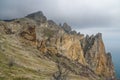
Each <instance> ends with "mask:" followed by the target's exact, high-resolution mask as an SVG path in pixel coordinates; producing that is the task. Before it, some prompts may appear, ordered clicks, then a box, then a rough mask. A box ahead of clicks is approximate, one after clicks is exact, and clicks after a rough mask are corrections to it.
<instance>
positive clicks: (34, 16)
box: [26, 11, 47, 23]
mask: <svg viewBox="0 0 120 80" xmlns="http://www.w3.org/2000/svg"><path fill="white" fill-rule="evenodd" d="M26 18H30V19H33V20H35V21H36V22H37V23H44V22H46V21H47V18H46V17H45V16H44V14H43V12H42V11H37V12H35V13H31V14H28V15H27V16H26Z"/></svg>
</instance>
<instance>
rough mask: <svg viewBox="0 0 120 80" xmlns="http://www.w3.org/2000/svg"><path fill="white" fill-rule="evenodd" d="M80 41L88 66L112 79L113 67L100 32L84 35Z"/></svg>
mask: <svg viewBox="0 0 120 80" xmlns="http://www.w3.org/2000/svg"><path fill="white" fill-rule="evenodd" d="M81 41H82V44H81V45H82V47H83V50H84V57H85V60H86V62H87V64H88V66H89V67H90V68H91V69H92V70H94V71H95V73H96V74H98V75H103V76H106V77H107V79H109V78H110V79H114V67H113V64H112V60H111V59H112V58H111V55H110V53H108V54H106V51H105V47H104V43H103V40H102V34H101V33H98V34H97V35H95V36H90V37H89V36H86V38H85V39H83V40H81Z"/></svg>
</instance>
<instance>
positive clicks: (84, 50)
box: [0, 11, 115, 80]
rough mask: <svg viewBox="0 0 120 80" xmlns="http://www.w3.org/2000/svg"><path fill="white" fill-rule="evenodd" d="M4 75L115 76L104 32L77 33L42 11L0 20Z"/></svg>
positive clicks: (45, 79)
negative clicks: (91, 34)
mask: <svg viewBox="0 0 120 80" xmlns="http://www.w3.org/2000/svg"><path fill="white" fill-rule="evenodd" d="M0 44H1V45H0V57H1V58H0V62H1V66H0V71H1V72H0V78H1V79H3V80H6V79H11V80H13V79H14V80H19V79H22V80H27V79H28V80H30V79H31V80H50V79H51V80H65V79H68V80H114V79H115V74H114V66H113V64H112V59H111V55H110V53H108V54H106V51H105V47H104V43H103V40H102V34H101V33H98V34H97V35H95V36H90V37H89V36H86V37H84V35H83V34H77V33H76V32H75V31H72V30H71V27H70V26H69V25H68V24H67V23H64V24H63V26H62V25H57V24H56V23H55V22H54V21H52V20H47V18H46V17H45V16H44V14H43V13H42V12H41V11H39V12H36V13H33V14H29V15H28V16H26V17H25V18H21V19H16V20H13V21H10V22H4V21H0Z"/></svg>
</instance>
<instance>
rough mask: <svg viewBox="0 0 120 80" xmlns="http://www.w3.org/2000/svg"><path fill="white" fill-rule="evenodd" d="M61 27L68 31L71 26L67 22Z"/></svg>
mask: <svg viewBox="0 0 120 80" xmlns="http://www.w3.org/2000/svg"><path fill="white" fill-rule="evenodd" d="M62 28H63V29H64V30H65V32H67V33H70V32H71V30H72V29H71V27H70V26H69V25H68V24H67V23H64V24H63V26H62Z"/></svg>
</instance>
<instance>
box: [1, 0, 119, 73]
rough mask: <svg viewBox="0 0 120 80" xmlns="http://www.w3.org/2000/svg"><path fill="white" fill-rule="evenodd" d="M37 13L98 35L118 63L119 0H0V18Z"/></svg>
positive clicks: (85, 32) (81, 30)
mask: <svg viewBox="0 0 120 80" xmlns="http://www.w3.org/2000/svg"><path fill="white" fill-rule="evenodd" d="M36 11H43V13H44V15H45V16H47V18H48V19H52V20H54V21H55V22H57V23H63V22H67V23H68V24H70V25H71V26H72V28H73V29H75V30H77V31H80V32H81V33H84V34H95V33H98V32H101V33H102V34H103V40H104V42H105V46H106V49H107V51H110V52H112V55H113V59H114V61H115V59H117V60H118V62H119V61H120V58H119V57H118V56H117V55H119V56H120V0H0V19H13V18H19V17H24V16H26V15H27V14H30V13H32V12H36ZM119 65H120V64H119ZM119 67H120V66H119ZM119 72H120V71H119Z"/></svg>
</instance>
